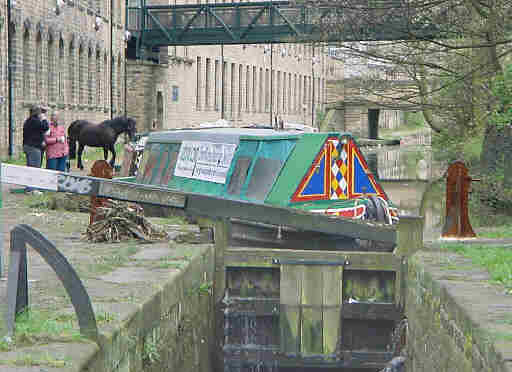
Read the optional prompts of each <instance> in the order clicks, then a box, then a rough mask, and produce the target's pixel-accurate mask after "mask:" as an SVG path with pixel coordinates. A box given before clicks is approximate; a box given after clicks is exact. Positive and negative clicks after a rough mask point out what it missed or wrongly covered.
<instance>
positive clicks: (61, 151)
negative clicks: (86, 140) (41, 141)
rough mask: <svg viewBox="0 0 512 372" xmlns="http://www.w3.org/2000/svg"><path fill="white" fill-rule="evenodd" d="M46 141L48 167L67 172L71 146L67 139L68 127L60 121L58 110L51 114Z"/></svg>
mask: <svg viewBox="0 0 512 372" xmlns="http://www.w3.org/2000/svg"><path fill="white" fill-rule="evenodd" d="M45 142H46V168H47V169H53V170H57V171H61V172H65V171H66V164H67V161H68V155H69V146H68V141H67V139H66V128H65V127H64V125H62V124H61V123H60V120H59V112H58V111H55V112H53V113H52V115H51V116H50V134H49V135H47V136H46V138H45Z"/></svg>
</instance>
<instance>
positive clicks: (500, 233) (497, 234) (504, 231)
mask: <svg viewBox="0 0 512 372" xmlns="http://www.w3.org/2000/svg"><path fill="white" fill-rule="evenodd" d="M477 235H478V237H480V238H489V239H507V238H512V223H507V224H506V225H502V226H495V227H484V228H483V229H482V230H481V231H479V232H478V234H477Z"/></svg>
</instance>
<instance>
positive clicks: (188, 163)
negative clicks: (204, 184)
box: [174, 141, 236, 183]
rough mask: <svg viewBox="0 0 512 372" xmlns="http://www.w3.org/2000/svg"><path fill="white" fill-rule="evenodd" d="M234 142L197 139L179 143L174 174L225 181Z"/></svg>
mask: <svg viewBox="0 0 512 372" xmlns="http://www.w3.org/2000/svg"><path fill="white" fill-rule="evenodd" d="M235 150H236V144H233V143H213V142H199V141H183V142H182V143H181V147H180V152H179V154H178V160H177V162H176V168H175V170H174V175H175V176H179V177H187V178H194V179H197V180H203V181H209V182H215V183H226V177H227V174H228V171H229V168H230V167H231V161H232V160H233V156H234V154H235Z"/></svg>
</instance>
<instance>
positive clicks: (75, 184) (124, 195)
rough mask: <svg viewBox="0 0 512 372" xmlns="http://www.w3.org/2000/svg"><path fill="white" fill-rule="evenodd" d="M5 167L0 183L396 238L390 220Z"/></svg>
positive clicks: (308, 228) (331, 231) (307, 228)
mask: <svg viewBox="0 0 512 372" xmlns="http://www.w3.org/2000/svg"><path fill="white" fill-rule="evenodd" d="M18 167H19V166H18ZM21 168H28V167H21ZM8 169H9V168H6V167H4V168H2V171H3V172H2V180H3V182H6V183H16V184H19V185H28V186H31V185H32V183H31V182H32V181H31V180H32V179H38V180H39V181H38V182H39V184H42V185H45V187H46V188H48V189H51V190H55V189H57V191H64V192H72V193H77V194H81V195H90V196H98V197H105V198H111V199H118V200H126V201H133V202H143V203H148V204H156V205H166V206H174V207H179V208H184V209H185V210H186V212H187V213H189V214H193V215H196V216H205V217H210V218H238V219H243V220H248V221H256V222H261V223H267V224H271V225H283V226H290V227H294V228H296V229H300V230H304V231H318V232H323V233H328V234H333V235H341V236H348V237H352V238H361V239H366V240H374V241H380V242H388V243H396V240H397V231H396V227H395V226H390V225H383V224H378V223H369V222H366V221H359V220H353V219H346V218H339V217H335V216H328V215H323V214H318V213H311V212H306V211H301V210H298V209H294V208H285V207H276V206H271V205H264V204H257V203H250V202H246V201H237V200H229V199H224V198H220V197H215V196H211V195H202V194H197V193H187V192H181V191H175V190H171V189H168V188H165V187H155V186H148V185H142V184H137V183H131V182H123V181H116V180H108V179H104V178H94V177H86V176H78V175H72V174H69V173H64V172H53V171H47V170H44V169H39V168H31V169H30V171H31V172H33V173H34V174H32V175H31V177H30V179H28V178H26V177H25V178H23V177H21V175H23V174H24V172H23V171H24V170H26V169H23V170H22V171H20V170H17V173H16V174H14V173H15V172H11V173H12V174H14V175H13V176H12V177H10V178H9V177H8V175H9V172H8ZM27 172H28V171H27ZM48 172H50V173H48Z"/></svg>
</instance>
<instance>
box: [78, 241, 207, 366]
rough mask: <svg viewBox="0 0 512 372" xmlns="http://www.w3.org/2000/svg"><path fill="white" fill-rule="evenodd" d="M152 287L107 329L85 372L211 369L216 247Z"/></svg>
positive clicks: (203, 249) (203, 252) (205, 247)
mask: <svg viewBox="0 0 512 372" xmlns="http://www.w3.org/2000/svg"><path fill="white" fill-rule="evenodd" d="M196 249H197V250H201V254H199V255H197V256H196V257H195V258H194V259H193V260H192V261H190V262H189V263H188V265H187V267H186V268H185V269H184V270H182V271H180V272H179V273H178V274H176V275H174V276H171V277H170V279H169V280H168V281H167V282H165V283H162V285H161V288H160V289H159V290H157V291H153V292H152V293H151V295H150V296H149V298H148V300H147V301H146V302H145V303H144V304H142V306H140V307H139V308H137V309H136V311H135V312H134V313H133V314H132V316H131V317H130V318H129V319H127V320H126V322H125V323H124V325H123V326H122V327H121V328H118V329H116V330H114V331H113V332H112V333H111V334H104V335H103V336H102V339H101V341H100V343H101V347H100V348H99V349H98V350H97V352H96V353H95V354H94V355H93V357H92V358H91V359H90V360H89V361H88V362H87V363H86V364H85V365H84V366H83V367H81V368H79V370H80V371H81V372H160V371H197V372H211V371H212V366H213V362H212V353H211V350H213V342H214V337H213V335H214V333H213V332H214V326H213V315H214V311H213V301H212V299H213V296H212V295H211V291H212V288H211V285H210V283H211V281H212V280H213V267H214V266H213V264H214V261H213V254H214V251H213V246H211V245H202V246H199V245H198V246H197V248H196Z"/></svg>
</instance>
